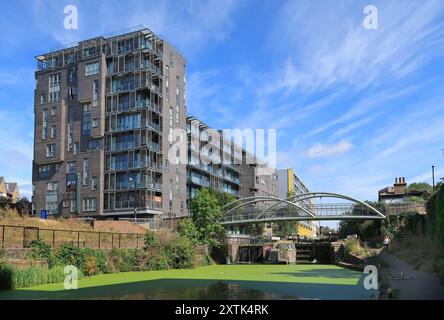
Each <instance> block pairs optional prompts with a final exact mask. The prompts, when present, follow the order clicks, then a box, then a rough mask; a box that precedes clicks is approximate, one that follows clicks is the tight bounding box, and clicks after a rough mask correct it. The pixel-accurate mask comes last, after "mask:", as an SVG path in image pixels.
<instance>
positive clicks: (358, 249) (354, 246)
mask: <svg viewBox="0 0 444 320" xmlns="http://www.w3.org/2000/svg"><path fill="white" fill-rule="evenodd" d="M344 245H345V248H346V249H347V251H348V252H350V253H351V254H354V255H355V256H358V257H360V258H363V259H366V258H369V257H370V256H371V252H370V250H369V249H368V247H367V246H366V245H365V244H362V243H361V242H360V241H359V240H358V239H348V240H345V241H344Z"/></svg>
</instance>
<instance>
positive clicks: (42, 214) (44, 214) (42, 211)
mask: <svg viewBox="0 0 444 320" xmlns="http://www.w3.org/2000/svg"><path fill="white" fill-rule="evenodd" d="M40 218H42V219H43V220H46V210H41V211H40Z"/></svg>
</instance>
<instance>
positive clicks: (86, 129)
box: [82, 103, 91, 136]
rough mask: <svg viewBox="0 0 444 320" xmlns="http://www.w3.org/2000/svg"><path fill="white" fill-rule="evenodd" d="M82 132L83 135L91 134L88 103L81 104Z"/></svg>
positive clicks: (89, 106)
mask: <svg viewBox="0 0 444 320" xmlns="http://www.w3.org/2000/svg"><path fill="white" fill-rule="evenodd" d="M82 134H83V135H84V136H89V135H90V134H91V105H90V104H89V103H87V104H84V105H83V121H82Z"/></svg>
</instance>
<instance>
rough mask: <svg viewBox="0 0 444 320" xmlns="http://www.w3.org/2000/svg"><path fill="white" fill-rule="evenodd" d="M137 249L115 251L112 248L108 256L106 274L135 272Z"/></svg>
mask: <svg viewBox="0 0 444 320" xmlns="http://www.w3.org/2000/svg"><path fill="white" fill-rule="evenodd" d="M139 252H140V250H138V249H115V248H113V249H112V250H111V251H110V252H109V254H108V261H107V265H106V272H108V273H113V272H128V271H133V270H136V266H137V262H138V256H139Z"/></svg>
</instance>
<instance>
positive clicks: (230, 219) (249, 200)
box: [219, 192, 386, 225]
mask: <svg viewBox="0 0 444 320" xmlns="http://www.w3.org/2000/svg"><path fill="white" fill-rule="evenodd" d="M326 200H327V201H326ZM338 200H339V201H341V202H338ZM221 210H222V214H221V217H220V219H219V221H220V222H221V224H223V225H242V224H250V223H267V222H279V221H304V220H305V221H307V220H344V219H365V220H378V219H385V218H386V216H385V215H384V214H383V213H381V212H380V211H379V210H377V209H376V208H374V207H372V206H371V205H369V204H368V203H365V202H363V201H361V200H358V199H355V198H352V197H350V196H347V195H343V194H338V193H331V192H308V193H302V194H298V195H293V196H290V197H287V198H285V199H282V198H278V197H271V196H255V197H246V198H241V199H238V200H235V201H233V202H230V203H228V204H226V205H224V206H223V207H222V208H221Z"/></svg>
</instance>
